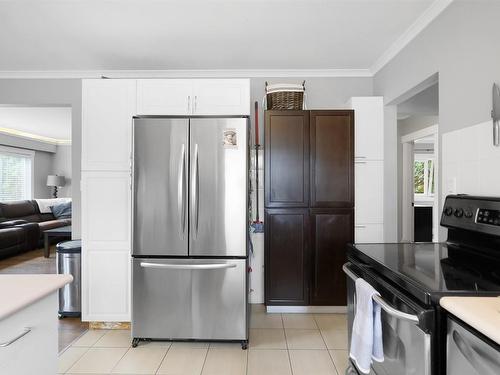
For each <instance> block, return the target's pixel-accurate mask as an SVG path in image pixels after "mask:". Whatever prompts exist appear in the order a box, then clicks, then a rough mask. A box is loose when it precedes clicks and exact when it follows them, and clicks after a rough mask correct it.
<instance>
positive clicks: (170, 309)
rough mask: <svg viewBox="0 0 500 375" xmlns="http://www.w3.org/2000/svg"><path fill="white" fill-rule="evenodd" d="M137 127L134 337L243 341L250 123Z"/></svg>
mask: <svg viewBox="0 0 500 375" xmlns="http://www.w3.org/2000/svg"><path fill="white" fill-rule="evenodd" d="M133 129H134V130H133V139H134V141H133V181H134V183H133V248H132V257H133V261H132V263H133V264H132V282H133V287H132V336H133V337H134V339H146V338H150V339H195V340H196V339H198V340H238V341H242V342H246V341H247V339H248V333H247V331H248V327H247V220H248V219H247V203H248V191H247V183H248V181H247V178H248V148H247V142H248V119H247V118H242V117H239V118H162V117H140V118H135V119H134V126H133ZM134 341H135V340H134Z"/></svg>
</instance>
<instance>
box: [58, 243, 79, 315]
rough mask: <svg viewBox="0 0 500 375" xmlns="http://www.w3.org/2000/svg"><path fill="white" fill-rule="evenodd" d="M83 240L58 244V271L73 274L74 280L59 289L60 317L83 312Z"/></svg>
mask: <svg viewBox="0 0 500 375" xmlns="http://www.w3.org/2000/svg"><path fill="white" fill-rule="evenodd" d="M81 259H82V242H81V241H80V240H74V241H64V242H59V243H58V244H57V245H56V261H57V273H58V274H69V275H72V276H73V282H72V283H69V284H66V285H65V286H63V287H62V288H61V289H59V317H61V318H62V317H65V316H80V315H81V312H82V288H81V279H82V278H81V270H82V262H81Z"/></svg>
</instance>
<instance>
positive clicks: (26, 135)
mask: <svg viewBox="0 0 500 375" xmlns="http://www.w3.org/2000/svg"><path fill="white" fill-rule="evenodd" d="M0 134H5V135H8V136H10V137H15V138H21V139H28V140H31V141H37V142H42V143H47V144H50V145H71V139H56V138H51V137H45V136H43V135H38V134H33V133H27V132H22V131H19V130H15V129H10V128H3V127H0Z"/></svg>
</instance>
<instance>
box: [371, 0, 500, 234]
mask: <svg viewBox="0 0 500 375" xmlns="http://www.w3.org/2000/svg"><path fill="white" fill-rule="evenodd" d="M499 15H500V2H499V1H458V0H456V1H454V2H453V3H452V4H451V5H450V6H449V7H448V8H447V9H446V10H445V11H443V13H441V14H440V15H439V16H438V18H436V19H435V20H434V21H433V22H432V23H431V24H430V25H429V26H428V27H427V28H426V29H424V30H423V31H422V32H421V33H420V34H419V35H418V36H417V37H416V38H415V39H413V40H412V41H411V42H410V43H409V44H408V45H407V46H406V47H405V48H404V49H403V50H402V51H401V52H400V53H399V54H398V55H397V56H396V57H395V58H394V59H393V60H391V61H390V62H389V63H388V64H387V65H386V66H385V67H384V68H383V69H382V70H380V71H379V72H378V73H377V74H376V75H375V77H374V82H373V85H374V94H375V95H383V96H384V99H385V102H386V103H390V102H391V101H393V100H395V99H397V98H399V97H401V96H402V95H404V94H405V93H407V92H408V91H409V90H411V89H412V88H414V87H415V86H417V85H419V84H420V83H421V82H424V81H425V80H427V79H428V78H429V77H431V76H433V75H435V74H436V73H438V74H439V132H440V139H441V137H442V135H443V134H446V133H448V132H451V131H454V130H457V129H461V128H464V127H468V126H471V125H473V124H478V123H481V122H485V121H488V120H489V118H490V111H491V87H492V84H493V82H495V81H496V82H500V69H499V67H500V48H498V40H499V32H498V24H499ZM386 131H391V132H393V131H394V130H393V129H386ZM440 143H441V142H440ZM386 147H390V145H387V144H386ZM393 147H394V150H392V151H388V152H397V151H396V150H397V144H393ZM438 150H442V147H440V145H439V147H438ZM441 152H442V151H440V153H441ZM440 164H441V163H440ZM445 168H446V167H445ZM445 168H443V166H442V164H441V165H440V166H439V170H440V171H441V173H445V172H446V170H445ZM393 173H394V174H395V173H397V170H395V169H393ZM441 191H442V189H441V186H440V187H439V191H438V194H439V196H441ZM399 196H400V195H399ZM393 199H394V200H397V197H396V196H395V197H393ZM386 204H390V203H389V202H387V203H386ZM439 206H442V202H440V203H439ZM443 235H444V232H443V231H440V238H443Z"/></svg>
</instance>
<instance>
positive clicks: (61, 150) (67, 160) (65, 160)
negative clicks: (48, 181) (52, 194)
mask: <svg viewBox="0 0 500 375" xmlns="http://www.w3.org/2000/svg"><path fill="white" fill-rule="evenodd" d="M52 171H53V174H57V175H59V176H64V177H65V178H66V185H65V186H63V187H61V188H59V189H58V194H57V196H58V197H60V198H70V197H71V196H72V189H71V145H57V148H56V153H55V154H53V159H52Z"/></svg>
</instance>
